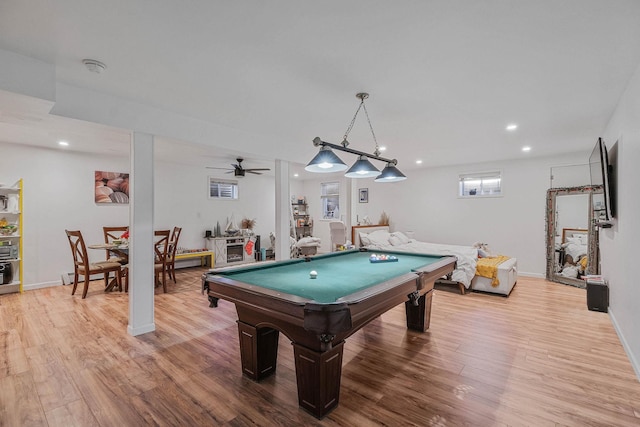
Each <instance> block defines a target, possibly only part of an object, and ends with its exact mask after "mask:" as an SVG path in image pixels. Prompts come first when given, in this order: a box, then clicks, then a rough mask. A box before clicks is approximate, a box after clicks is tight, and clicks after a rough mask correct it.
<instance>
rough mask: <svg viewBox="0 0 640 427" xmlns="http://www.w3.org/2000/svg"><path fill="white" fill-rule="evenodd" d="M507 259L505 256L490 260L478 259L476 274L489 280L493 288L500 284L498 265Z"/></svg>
mask: <svg viewBox="0 0 640 427" xmlns="http://www.w3.org/2000/svg"><path fill="white" fill-rule="evenodd" d="M508 259H509V257H508V256H505V255H498V256H495V257H491V258H478V263H477V264H476V274H477V275H478V276H482V277H488V278H489V279H491V286H493V287H494V288H495V287H496V286H498V285H499V284H500V281H499V280H498V265H500V264H501V263H503V262H504V261H506V260H508Z"/></svg>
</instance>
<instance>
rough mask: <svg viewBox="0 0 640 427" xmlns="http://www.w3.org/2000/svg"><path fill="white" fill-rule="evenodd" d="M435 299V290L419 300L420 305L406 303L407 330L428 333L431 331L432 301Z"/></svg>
mask: <svg viewBox="0 0 640 427" xmlns="http://www.w3.org/2000/svg"><path fill="white" fill-rule="evenodd" d="M432 299H433V290H430V291H429V292H427V293H426V294H424V295H422V296H421V297H420V298H419V299H418V305H417V306H416V305H414V304H413V303H412V302H411V301H407V302H405V303H404V306H405V311H406V313H407V329H413V330H415V331H420V332H426V331H427V329H429V322H430V321H431V300H432Z"/></svg>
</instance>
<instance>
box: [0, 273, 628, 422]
mask: <svg viewBox="0 0 640 427" xmlns="http://www.w3.org/2000/svg"><path fill="white" fill-rule="evenodd" d="M203 271H205V269H201V268H199V267H194V268H189V269H183V270H178V271H177V272H176V273H177V278H178V284H177V285H174V284H173V283H171V282H170V285H169V293H167V294H163V293H162V292H161V290H160V292H158V293H157V294H156V299H155V304H156V328H157V329H156V331H155V332H152V333H148V334H145V335H142V336H139V337H131V336H129V335H128V334H127V333H126V328H127V315H128V303H127V298H128V296H127V294H124V293H119V292H114V293H110V294H104V293H103V292H102V290H101V289H102V286H101V283H100V282H93V283H92V284H91V286H90V289H89V294H88V296H87V298H86V299H84V300H83V299H81V298H80V297H79V296H78V295H76V296H71V288H70V287H69V286H64V287H63V286H60V287H54V288H46V289H39V290H34V291H28V292H25V293H23V294H10V295H3V296H1V297H0V426H11V427H13V426H52V427H53V426H56V427H57V426H65V427H68V426H118V427H123V426H142V425H158V426H201V425H206V426H249V425H259V426H295V425H305V426H320V425H327V426H376V425H386V426H400V425H402V426H407V425H409V426H431V427H446V426H460V425H466V426H638V425H640V382H639V381H638V379H637V378H636V376H635V374H634V372H633V369H632V367H631V365H630V363H629V361H628V359H627V357H626V355H625V353H624V351H623V348H622V345H621V344H620V342H619V340H618V337H617V335H616V333H615V331H614V329H613V327H612V325H611V321H610V319H609V317H608V315H607V314H605V313H598V312H591V311H588V310H587V308H586V297H585V291H584V289H578V288H574V287H570V286H565V285H560V284H556V283H550V282H546V281H544V280H540V279H530V278H520V279H519V281H518V284H517V285H516V287H515V288H514V290H513V292H512V294H511V296H510V297H509V298H504V297H501V296H497V295H488V294H479V293H470V294H467V295H460V294H458V293H457V289H452V290H453V291H454V292H447V291H446V290H436V295H435V297H434V301H433V314H432V318H431V328H430V330H429V331H428V332H427V333H424V334H420V333H417V332H413V331H407V329H406V327H405V323H404V307H403V306H398V307H396V308H394V309H393V310H391V311H389V312H387V313H386V314H384V315H382V316H381V317H380V318H378V319H375V320H374V321H372V322H371V323H370V324H369V325H367V326H366V327H364V328H363V329H362V330H360V331H359V332H357V333H356V334H355V335H353V336H352V337H351V338H349V339H348V340H347V343H346V345H345V353H344V362H343V373H342V388H341V394H340V405H339V406H338V408H337V409H336V410H334V411H333V412H331V413H330V414H329V415H328V416H326V417H325V418H324V419H323V420H317V419H315V418H314V417H313V416H311V415H309V414H307V413H306V412H305V411H304V410H302V409H299V408H298V402H297V394H296V378H295V370H294V363H293V349H292V348H291V345H290V343H289V341H288V340H287V339H286V337H284V336H283V335H281V342H280V348H279V353H278V370H277V372H276V375H275V376H272V377H270V378H268V379H266V380H264V381H262V382H261V383H255V382H253V381H251V380H249V379H247V378H244V377H243V376H242V375H241V371H240V356H239V348H238V337H237V328H236V323H235V321H236V313H235V307H234V306H233V305H232V304H230V303H228V302H225V301H221V302H220V305H219V307H218V308H214V309H212V308H209V307H208V302H207V299H206V297H205V296H203V295H201V294H200V276H201V274H202V272H203Z"/></svg>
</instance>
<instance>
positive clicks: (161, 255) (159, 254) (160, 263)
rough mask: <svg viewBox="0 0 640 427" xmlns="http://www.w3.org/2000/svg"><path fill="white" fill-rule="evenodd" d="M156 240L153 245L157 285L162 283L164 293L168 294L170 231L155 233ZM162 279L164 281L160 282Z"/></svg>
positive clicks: (157, 231)
mask: <svg viewBox="0 0 640 427" xmlns="http://www.w3.org/2000/svg"><path fill="white" fill-rule="evenodd" d="M154 234H155V237H156V240H155V242H154V244H153V250H154V252H155V265H154V270H155V280H156V284H158V283H161V284H162V289H163V290H164V292H165V293H166V292H167V254H168V252H169V237H170V235H171V231H170V230H156V231H155V232H154ZM160 277H162V280H160Z"/></svg>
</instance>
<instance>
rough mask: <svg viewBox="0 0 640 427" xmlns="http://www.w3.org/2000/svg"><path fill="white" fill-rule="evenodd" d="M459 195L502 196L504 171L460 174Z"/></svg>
mask: <svg viewBox="0 0 640 427" xmlns="http://www.w3.org/2000/svg"><path fill="white" fill-rule="evenodd" d="M458 197H464V198H467V197H502V172H500V171H492V172H480V173H463V174H460V175H459V180H458Z"/></svg>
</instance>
